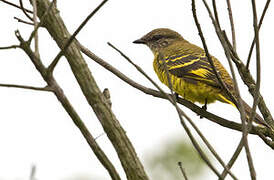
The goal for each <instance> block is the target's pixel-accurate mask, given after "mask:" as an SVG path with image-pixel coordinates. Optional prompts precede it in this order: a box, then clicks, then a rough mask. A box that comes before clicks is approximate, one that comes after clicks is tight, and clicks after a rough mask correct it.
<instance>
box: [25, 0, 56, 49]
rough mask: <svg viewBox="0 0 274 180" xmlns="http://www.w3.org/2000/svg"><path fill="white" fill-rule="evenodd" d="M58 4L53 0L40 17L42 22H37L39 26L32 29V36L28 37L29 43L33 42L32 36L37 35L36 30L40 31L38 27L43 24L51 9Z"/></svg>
mask: <svg viewBox="0 0 274 180" xmlns="http://www.w3.org/2000/svg"><path fill="white" fill-rule="evenodd" d="M55 4H56V0H52V2H51V3H50V4H49V6H48V8H47V10H46V11H45V12H44V14H43V15H42V16H41V17H40V22H39V23H38V24H37V26H35V27H34V30H33V31H32V33H31V34H30V37H29V39H28V41H27V42H28V43H29V44H30V43H31V40H32V38H33V37H34V36H35V34H36V32H37V31H38V29H39V28H40V27H41V26H42V25H43V23H44V21H45V19H46V17H47V15H48V13H49V11H50V10H51V9H52V7H53V6H54V5H55Z"/></svg>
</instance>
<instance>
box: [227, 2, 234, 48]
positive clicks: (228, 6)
mask: <svg viewBox="0 0 274 180" xmlns="http://www.w3.org/2000/svg"><path fill="white" fill-rule="evenodd" d="M226 4H227V10H228V16H229V21H230V28H231V34H232V45H233V49H234V51H236V35H235V28H234V22H233V15H232V9H231V5H230V0H226Z"/></svg>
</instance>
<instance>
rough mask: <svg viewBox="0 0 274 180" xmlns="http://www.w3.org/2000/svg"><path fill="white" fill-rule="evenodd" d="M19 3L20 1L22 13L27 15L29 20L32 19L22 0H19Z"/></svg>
mask: <svg viewBox="0 0 274 180" xmlns="http://www.w3.org/2000/svg"><path fill="white" fill-rule="evenodd" d="M19 3H20V9H21V10H22V11H23V13H24V14H25V15H26V16H27V18H28V19H29V20H30V21H33V18H32V17H30V15H28V13H27V11H26V9H25V8H24V5H23V1H22V0H19ZM34 14H35V12H34Z"/></svg>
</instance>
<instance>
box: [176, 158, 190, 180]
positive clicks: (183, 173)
mask: <svg viewBox="0 0 274 180" xmlns="http://www.w3.org/2000/svg"><path fill="white" fill-rule="evenodd" d="M178 166H179V168H180V171H181V173H182V175H183V177H184V179H185V180H188V177H187V175H186V172H185V170H184V168H183V166H182V162H178Z"/></svg>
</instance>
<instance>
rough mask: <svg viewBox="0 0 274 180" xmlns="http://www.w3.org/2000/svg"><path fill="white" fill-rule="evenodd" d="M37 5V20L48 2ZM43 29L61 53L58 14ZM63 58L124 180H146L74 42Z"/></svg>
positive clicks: (61, 23)
mask: <svg viewBox="0 0 274 180" xmlns="http://www.w3.org/2000/svg"><path fill="white" fill-rule="evenodd" d="M37 4H38V16H39V17H40V18H41V17H42V16H43V14H44V13H45V11H46V10H47V8H48V6H49V1H48V0H38V3H37ZM44 27H45V28H46V29H47V31H48V32H49V34H50V35H51V36H52V38H53V39H54V40H55V42H56V43H57V45H58V46H59V48H60V49H63V48H64V46H65V44H66V42H67V38H69V37H70V36H71V34H70V33H69V32H68V30H67V28H66V26H65V24H64V21H63V20H62V18H61V17H60V15H59V13H56V9H53V10H51V11H49V13H48V18H46V19H45V22H44ZM64 56H65V57H66V59H67V61H68V63H69V65H70V67H71V70H72V72H73V74H74V76H75V78H76V80H77V82H78V84H79V86H80V88H81V90H82V92H83V94H84V96H85V98H86V100H87V102H88V103H89V105H90V106H91V107H92V109H93V111H94V112H95V114H96V116H97V118H98V120H99V121H100V123H101V125H102V127H103V129H104V131H105V132H106V134H107V136H108V138H109V140H110V141H111V143H112V145H113V147H114V148H115V150H116V152H117V154H118V157H119V160H120V162H121V164H122V167H123V169H124V171H125V173H126V175H127V178H128V180H136V179H139V180H147V179H148V177H147V175H146V172H145V171H144V167H143V165H142V163H141V162H140V160H139V158H138V156H137V154H136V152H135V149H134V147H133V146H132V144H131V142H130V140H129V138H128V136H127V135H126V133H125V131H124V129H123V128H122V126H121V125H120V123H119V121H118V120H117V118H116V116H115V115H114V114H113V112H112V110H111V108H110V106H109V105H108V103H107V102H106V100H105V98H104V96H103V94H102V93H101V91H100V89H99V88H98V86H97V83H96V81H95V79H94V78H93V76H92V75H91V72H90V70H89V69H88V66H87V64H86V62H85V60H84V58H83V56H82V54H81V52H80V50H79V47H78V46H77V45H76V43H75V41H72V43H71V44H70V46H69V48H68V49H67V50H66V51H65V52H64Z"/></svg>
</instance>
